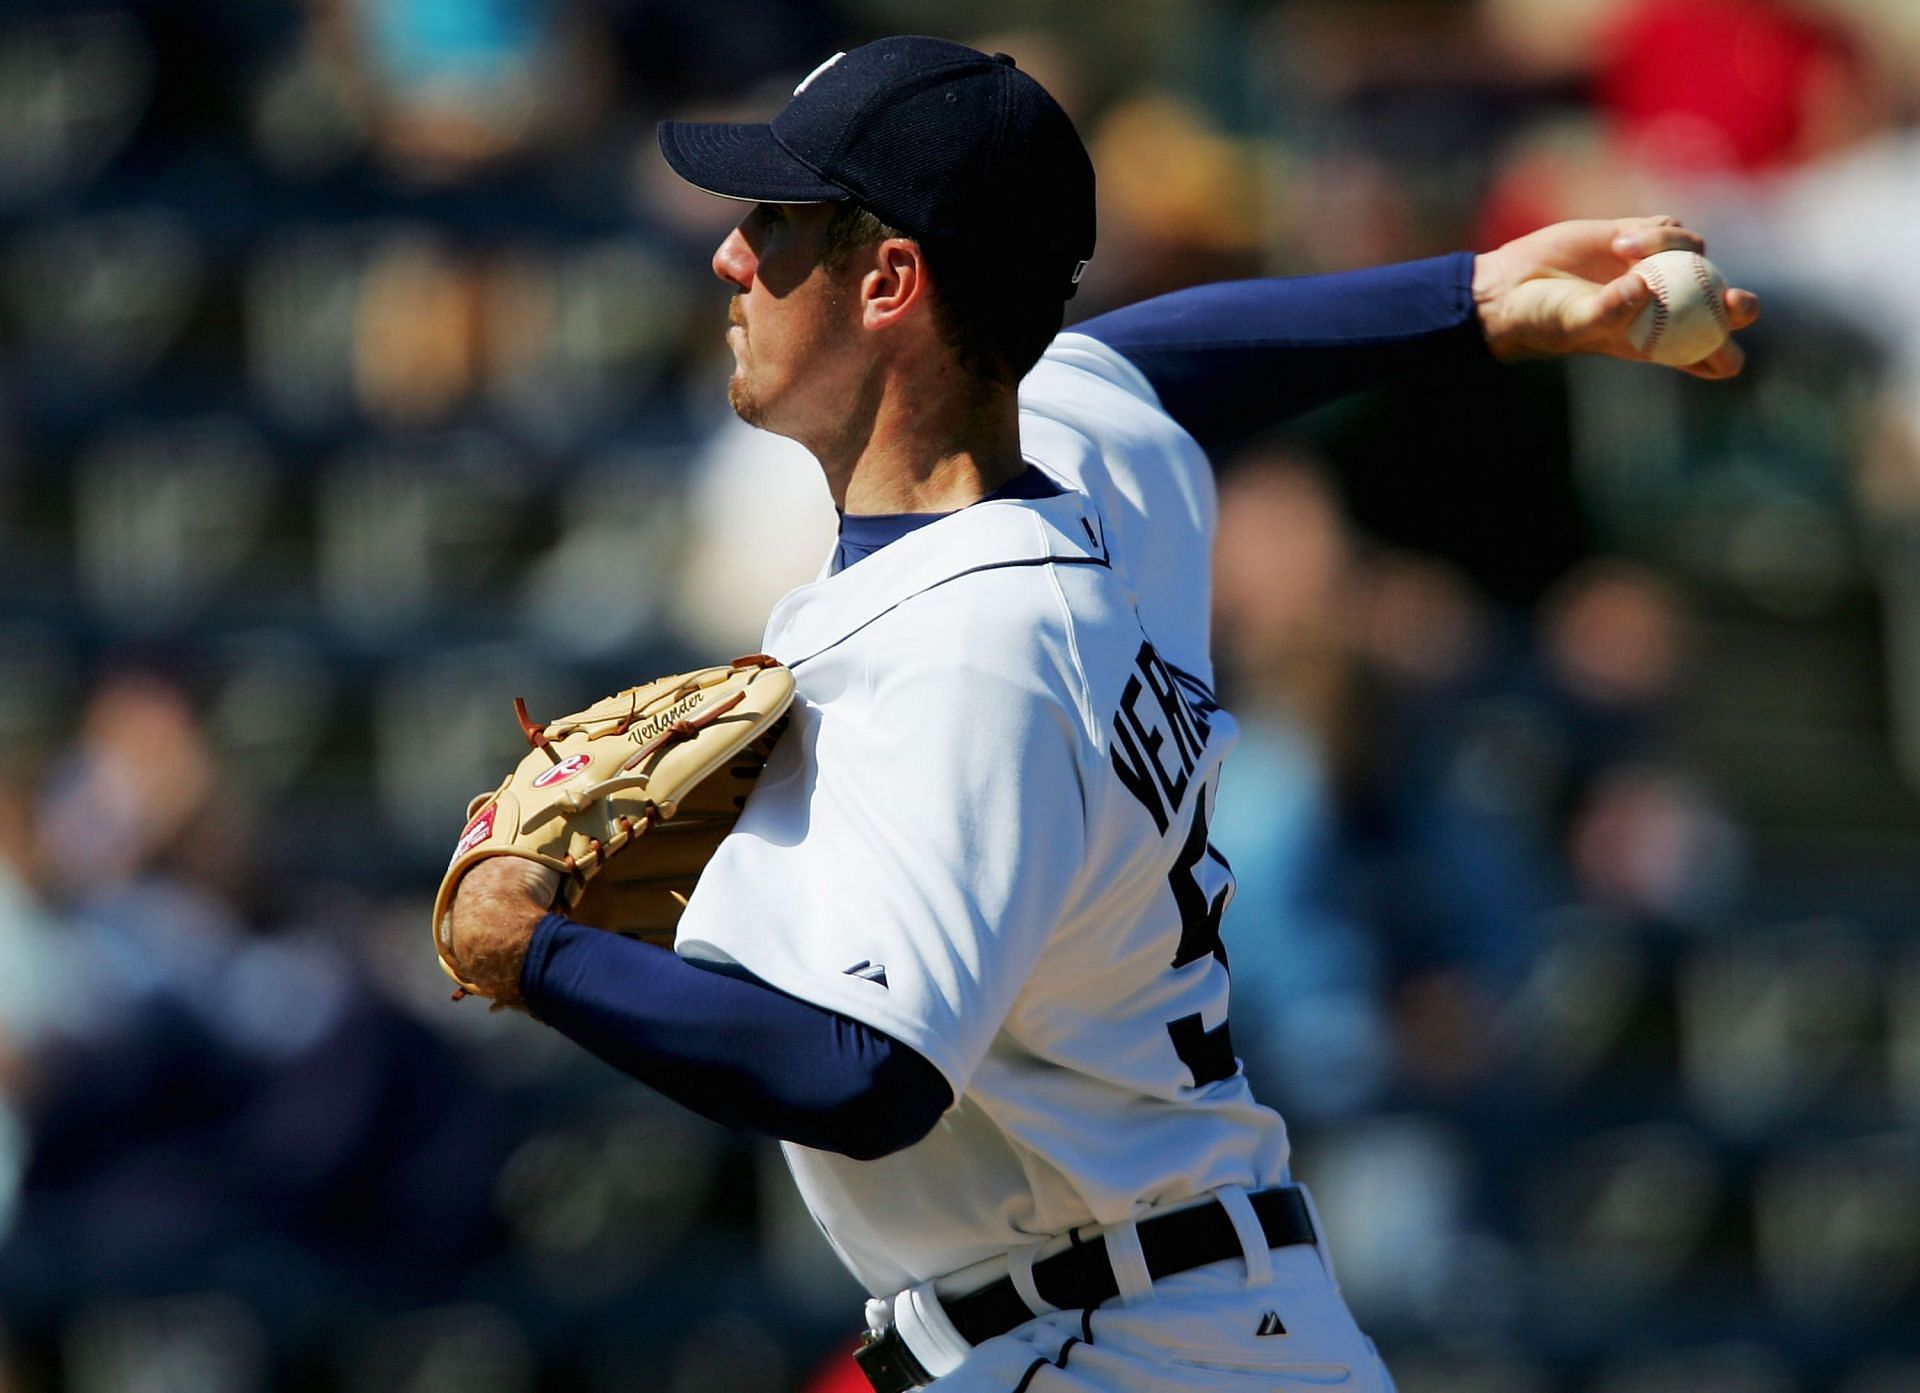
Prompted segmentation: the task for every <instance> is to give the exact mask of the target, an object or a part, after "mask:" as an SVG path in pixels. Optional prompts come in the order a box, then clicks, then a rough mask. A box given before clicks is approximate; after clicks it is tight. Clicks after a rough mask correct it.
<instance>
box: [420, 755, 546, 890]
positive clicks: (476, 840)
mask: <svg viewBox="0 0 1920 1393" xmlns="http://www.w3.org/2000/svg"><path fill="white" fill-rule="evenodd" d="M556 767H557V766H556ZM499 807H500V805H499V804H498V803H489V804H487V806H486V807H484V808H482V809H481V810H480V811H479V812H478V813H476V814H474V818H473V821H472V822H469V823H468V824H467V830H466V831H464V832H462V833H461V834H460V840H459V841H458V842H456V843H455V844H454V848H453V855H452V856H451V857H449V858H448V860H447V864H448V865H449V866H451V865H452V864H453V863H454V862H455V861H458V860H459V859H460V858H461V857H462V856H465V855H466V854H467V853H468V852H469V851H472V850H473V849H474V848H475V847H477V846H479V845H480V843H482V842H484V841H485V840H486V839H487V838H489V837H491V836H492V835H493V815H494V813H495V811H496V810H497V809H498V808H499Z"/></svg>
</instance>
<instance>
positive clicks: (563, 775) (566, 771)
mask: <svg viewBox="0 0 1920 1393" xmlns="http://www.w3.org/2000/svg"><path fill="white" fill-rule="evenodd" d="M591 763H593V756H591V755H585V754H579V755H568V756H567V757H566V758H565V759H563V760H561V761H560V762H559V763H558V764H556V765H554V766H553V768H551V769H549V770H547V772H546V773H544V774H542V775H540V776H539V777H538V778H537V779H535V780H534V781H533V786H534V787H535V788H551V787H552V786H553V785H555V784H557V783H562V782H564V781H565V780H567V779H571V778H572V777H573V776H574V775H575V774H578V773H579V772H580V771H581V770H582V769H585V768H586V767H587V766H588V765H589V764H591Z"/></svg>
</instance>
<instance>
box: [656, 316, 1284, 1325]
mask: <svg viewBox="0 0 1920 1393" xmlns="http://www.w3.org/2000/svg"><path fill="white" fill-rule="evenodd" d="M1021 406H1022V415H1021V444H1022V449H1023V451H1024V453H1025V454H1026V455H1027V457H1028V459H1029V460H1030V461H1032V462H1033V463H1034V464H1035V465H1036V466H1037V467H1039V468H1041V469H1043V470H1045V471H1046V472H1047V473H1049V474H1050V475H1052V476H1053V477H1054V478H1055V479H1056V480H1058V481H1059V482H1060V483H1062V484H1063V485H1065V486H1066V488H1067V489H1068V490H1069V491H1068V492H1065V493H1062V494H1060V495H1058V496H1056V497H1050V498H1041V499H1032V500H1027V499H997V500H991V501H988V502H984V503H980V504H977V505H975V506H974V507H971V508H967V509H964V510H962V511H961V512H958V513H954V514H952V515H950V516H948V517H945V518H942V519H940V520H939V521H937V522H934V523H931V524H928V525H926V526H924V527H921V528H919V529H918V530H916V531H914V532H912V533H910V534H909V535H907V536H905V537H902V538H900V539H899V540H898V541H895V542H893V543H892V544H890V545H888V546H887V547H885V548H884V549H882V550H880V551H878V552H875V553H873V554H872V555H870V556H868V557H866V558H865V559H864V560H862V561H860V562H858V563H857V564H856V565H854V566H852V567H850V568H849V569H848V570H846V571H844V572H839V573H835V574H828V575H826V576H823V577H822V578H821V579H820V580H819V581H816V582H815V583H814V584H812V585H809V586H804V587H802V588H801V589H800V590H798V591H795V592H794V593H793V594H792V595H789V596H788V597H787V598H786V599H785V600H784V601H782V602H781V604H780V605H779V607H777V608H776V609H775V611H774V613H773V615H772V617H771V619H770V621H769V623H768V628H767V635H766V641H765V646H766V650H767V651H768V652H770V653H772V654H773V655H774V656H776V657H778V658H779V659H780V660H781V661H783V662H785V663H786V664H787V665H788V666H789V667H790V668H791V669H792V671H793V674H794V679H795V683H796V687H797V692H798V695H797V697H796V699H795V703H794V708H793V716H792V724H791V726H790V728H789V730H788V733H787V735H786V736H785V737H784V738H783V739H782V741H781V743H780V744H779V746H778V747H777V748H776V750H775V753H774V756H773V759H772V760H771V761H770V763H769V764H768V767H767V770H766V773H765V774H764V775H763V776H762V778H761V781H760V784H759V785H758V787H757V788H756V789H755V791H754V793H753V795H752V797H751V798H750V799H749V800H748V804H747V808H746V811H745V813H744V814H743V815H742V817H741V819H740V822H739V824H738V826H737V827H736V831H735V835H734V836H732V837H731V838H729V839H728V840H727V842H726V843H725V844H724V845H723V846H722V847H721V849H720V852H719V853H718V854H717V855H716V856H715V857H714V859H713V860H712V862H710V863H709V865H708V867H707V870H706V873H705V875H704V877H703V878H702V880H701V882H700V888H699V890H698V891H697V892H696V893H695V895H694V896H693V900H692V903H691V904H690V905H689V906H688V909H687V912H686V915H685V917H684V918H683V919H682V921H681V925H680V935H679V941H678V948H679V951H680V952H682V953H683V954H686V955H689V956H693V957H699V958H704V959H709V960H714V961H722V962H733V963H738V964H739V965H741V966H743V967H745V968H746V969H747V970H748V971H750V972H752V973H753V974H755V975H756V976H758V977H760V978H761V979H763V980H765V981H767V982H769V983H770V984H772V985H773V986H775V987H777V988H779V989H780V990H782V991H785V992H788V993H791V994H792V995H795V996H798V997H801V998H803V999H805V1000H808V1001H812V1002H815V1003H817V1004H819V1005H822V1006H825V1007H828V1008H830V1009H832V1010H836V1011H840V1012H843V1013H844V1014H846V1015H848V1016H852V1017H854V1018H856V1019H858V1020H861V1021H863V1022H865V1023H866V1024H868V1025H870V1026H872V1027H873V1028H875V1029H877V1030H880V1031H884V1032H885V1033H887V1034H889V1035H891V1036H893V1037H894V1038H895V1039H897V1040H899V1041H900V1042H901V1043H903V1044H905V1045H908V1046H909V1047H911V1048H912V1049H914V1050H916V1051H918V1052H919V1053H920V1054H922V1055H924V1056H925V1057H926V1058H927V1059H928V1060H929V1061H930V1062H931V1063H932V1064H933V1065H934V1066H935V1067H936V1068H938V1069H939V1070H940V1071H941V1073H942V1074H943V1075H944V1076H945V1078H946V1080H947V1082H948V1084H949V1085H950V1086H951V1088H952V1090H953V1093H954V1097H955V1102H954V1104H953V1106H952V1107H951V1108H950V1109H949V1111H948V1112H947V1114H946V1115H945V1116H944V1117H943V1118H942V1119H941V1120H940V1122H939V1123H938V1124H937V1125H936V1126H935V1127H934V1129H933V1131H932V1132H931V1133H930V1134H928V1136H926V1137H925V1138H924V1139H923V1140H921V1141H919V1142H917V1143H915V1144H914V1145H912V1146H910V1147H908V1148H906V1149H905V1150H903V1151H898V1152H895V1153H893V1154H892V1155H889V1156H886V1157H883V1158H881V1159H880V1160H877V1161H854V1160H851V1159H849V1158H846V1157H843V1156H839V1155H831V1154H827V1153H824V1152H817V1151H810V1150H807V1149H805V1148H801V1147H797V1146H793V1145H789V1146H788V1147H787V1148H786V1150H787V1157H788V1161H789V1164H790V1165H791V1166H792V1168H793V1172H794V1175H795V1178H796V1180H797V1181H798V1182H799V1186H800V1189H801V1193H802V1195H803V1196H804V1198H805V1199H806V1201H807V1204H808V1206H809V1208H810V1209H811V1210H812V1211H813V1213H814V1216H815V1217H816V1218H817V1219H818V1220H819V1222H820V1225H821V1227H822V1229H823V1230H824V1231H825V1232H826V1234H827V1236H828V1237H829V1239H830V1240H831V1241H832V1242H833V1243H834V1245H835V1247H836V1248H837V1249H838V1250H839V1252H840V1254H841V1256H842V1257H843V1258H844V1259H845V1260H846V1262H847V1264H848V1266H849V1267H850V1268H851V1269H852V1270H853V1272H854V1273H855V1275H856V1276H858V1277H859V1278H860V1279H861V1280H862V1281H863V1282H864V1283H865V1284H866V1286H867V1288H868V1290H869V1291H870V1292H872V1293H874V1294H876V1295H880V1294H886V1293H891V1292H893V1291H896V1290H899V1289H900V1288H903V1287H906V1286H909V1285H911V1284H913V1283H915V1282H919V1281H923V1280H926V1279H928V1278H931V1277H935V1276H938V1275H940V1274H943V1273H947V1272H951V1271H953V1270H955V1269H957V1268H961V1267H964V1266H967V1265H968V1264H971V1263H974V1262H977V1261H980V1260H982V1259H984V1258H986V1257H988V1256H990V1255H992V1254H995V1253H1000V1252H1003V1251H1005V1250H1006V1249H1008V1248H1011V1247H1015V1246H1018V1245H1020V1244H1022V1243H1025V1242H1027V1241H1030V1240H1031V1239H1033V1238H1036V1237H1039V1236H1043V1235H1048V1234H1057V1233H1061V1232H1064V1231H1065V1230H1067V1229H1069V1228H1073V1227H1075V1226H1077V1225H1081V1224H1086V1223H1089V1222H1096V1223H1111V1222H1115V1221H1118V1220H1121V1219H1125V1218H1129V1217H1132V1216H1133V1215H1135V1214H1137V1213H1139V1212H1140V1211H1141V1210H1142V1209H1144V1208H1146V1207H1148V1206H1154V1205H1163V1204H1168V1203H1175V1202H1178V1201H1180V1200H1183V1199H1187V1198H1190V1197H1193V1196H1197V1195H1199V1194H1202V1193H1204V1192H1205V1191H1208V1190H1212V1189H1215V1188H1218V1187H1220V1186H1224V1185H1242V1186H1247V1187H1249V1188H1258V1187H1261V1186H1265V1185H1271V1184H1274V1183H1277V1182H1278V1181H1280V1180H1281V1179H1282V1178H1283V1176H1284V1173H1285V1169H1286V1161H1287V1143H1286V1133H1285V1129H1284V1127H1283V1126H1282V1125H1281V1122H1280V1119H1279V1117H1278V1116H1276V1115H1275V1114H1274V1113H1272V1112H1270V1111H1269V1110H1267V1109H1265V1108H1262V1107H1261V1106H1259V1105H1258V1104H1257V1103H1256V1102H1254V1100H1253V1098H1252V1096H1251V1095H1250V1093H1249V1091H1248V1089H1247V1086H1246V1081H1245V1079H1244V1077H1243V1076H1242V1075H1241V1073H1240V1071H1239V1068H1238V1065H1237V1063H1236V1061H1235V1060H1234V1057H1233V1050H1232V1044H1231V1041H1230V1038H1229V1036H1228V1034H1227V995H1228V986H1229V983H1228V976H1227V962H1226V952H1225V949H1224V948H1223V947H1222V946H1221V941H1220V928H1221V921H1222V915H1223V914H1224V912H1225V910H1226V907H1227V904H1228V902H1229V900H1230V899H1231V896H1232V887H1233V879H1232V873H1231V871H1230V870H1229V868H1228V866H1227V864H1226V861H1225V859H1224V858H1222V857H1221V856H1220V855H1219V853H1218V852H1217V851H1215V850H1214V849H1213V847H1212V846H1211V845H1210V844H1209V843H1208V840H1207V833H1208V823H1209V820H1210V818H1211V815H1212V809H1213V799H1214V792H1215V789H1216V788H1217V785H1218V777H1219V771H1220V766H1221V761H1222V760H1223V758H1224V757H1225V756H1226V753H1227V751H1228V750H1229V749H1230V748H1231V747H1232V745H1233V743H1234V740H1235V738H1236V731H1235V728H1234V724H1233V720H1232V718H1231V716H1230V715H1229V714H1228V713H1227V712H1225V711H1223V710H1221V709H1220V708H1219V707H1218V706H1217V705H1216V704H1215V703H1214V701H1213V699H1212V696H1211V692H1210V682H1211V675H1212V674H1211V667H1210V663H1209V658H1208V653H1207V632H1208V604H1209V598H1210V597H1209V594H1208V576H1209V563H1210V557H1209V549H1210V542H1211V535H1212V528H1213V508H1214V500H1213V492H1212V478H1211V473H1210V471H1209V469H1208V466H1207V464H1206V461H1205V459H1204V457H1203V456H1202V455H1201V454H1200V451H1199V448H1198V447H1197V446H1196V445H1195V444H1194V442H1193V441H1192V440H1191V439H1190V438H1189V437H1188V436H1187V435H1186V434H1185V433H1184V432H1182V431H1181V430H1180V429H1179V427H1178V426H1176V425H1175V424H1174V423H1173V421H1172V420H1171V419H1170V418H1169V417H1168V416H1167V415H1166V414H1165V413H1164V412H1162V411H1161V410H1160V408H1159V405H1158V403H1157V401H1156V400H1155V399H1154V397H1153V393H1152V389H1151V388H1150V387H1149V386H1148V385H1147V384H1146V382H1145V380H1144V379H1143V378H1141V377H1140V375H1139V373H1138V372H1137V370H1135V369H1134V368H1133V367H1132V366H1131V365H1129V364H1128V363H1127V362H1126V361H1125V360H1124V359H1123V358H1121V357H1119V356H1118V355H1117V354H1115V353H1113V352H1112V351H1111V350H1109V349H1106V348H1105V347H1103V346H1102V345H1100V344H1098V343H1096V342H1095V341H1093V340H1091V339H1085V338H1081V337H1078V336H1075V335H1063V336H1062V337H1061V338H1060V339H1058V340H1056V341H1055V343H1054V345H1053V347H1052V348H1051V349H1050V350H1049V351H1048V354H1047V356H1046V358H1045V359H1043V360H1042V362H1041V364H1040V366H1039V367H1038V368H1036V369H1035V371H1034V372H1033V373H1032V374H1031V375H1030V376H1029V377H1028V379H1027V381H1026V382H1025V383H1024V384H1023V386H1022V391H1021ZM1149 518H1151V519H1152V526H1151V527H1149V526H1148V525H1147V521H1148V519H1149ZM849 964H855V965H871V964H885V969H884V972H885V983H886V985H885V987H884V989H882V988H880V987H878V986H877V985H876V983H875V981H874V980H872V978H871V977H870V976H868V975H867V974H866V973H864V972H860V971H856V970H854V969H851V968H849Z"/></svg>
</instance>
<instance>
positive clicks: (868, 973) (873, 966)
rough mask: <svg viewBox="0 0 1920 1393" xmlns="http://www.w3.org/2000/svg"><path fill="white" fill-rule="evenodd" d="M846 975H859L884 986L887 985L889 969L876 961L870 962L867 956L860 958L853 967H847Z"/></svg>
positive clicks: (863, 978)
mask: <svg viewBox="0 0 1920 1393" xmlns="http://www.w3.org/2000/svg"><path fill="white" fill-rule="evenodd" d="M845 975H846V976H848V977H858V978H861V979H862V980H864V981H868V982H875V983H878V984H879V985H880V986H883V987H884V986H886V985H887V969H886V968H885V966H883V965H882V964H880V963H876V962H868V961H867V960H866V959H865V958H862V959H860V961H859V962H857V963H855V964H854V965H853V966H852V967H850V968H847V969H846V973H845Z"/></svg>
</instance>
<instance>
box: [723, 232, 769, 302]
mask: <svg viewBox="0 0 1920 1393" xmlns="http://www.w3.org/2000/svg"><path fill="white" fill-rule="evenodd" d="M758 264H759V262H758V258H756V257H755V256H754V254H753V248H752V247H750V246H748V245H747V239H746V238H745V237H744V236H742V235H741V233H740V229H739V228H737V227H736V228H734V230H733V231H731V232H729V233H728V234H727V235H726V238H725V240H724V241H722V242H721V243H720V245H719V246H717V247H715V248H714V250H713V274H714V275H716V276H718V277H720V279H721V280H723V281H725V282H727V283H728V284H729V285H737V286H739V287H740V288H741V289H742V290H746V289H749V288H750V287H751V286H752V285H753V273H754V269H755V267H756V266H758Z"/></svg>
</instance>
